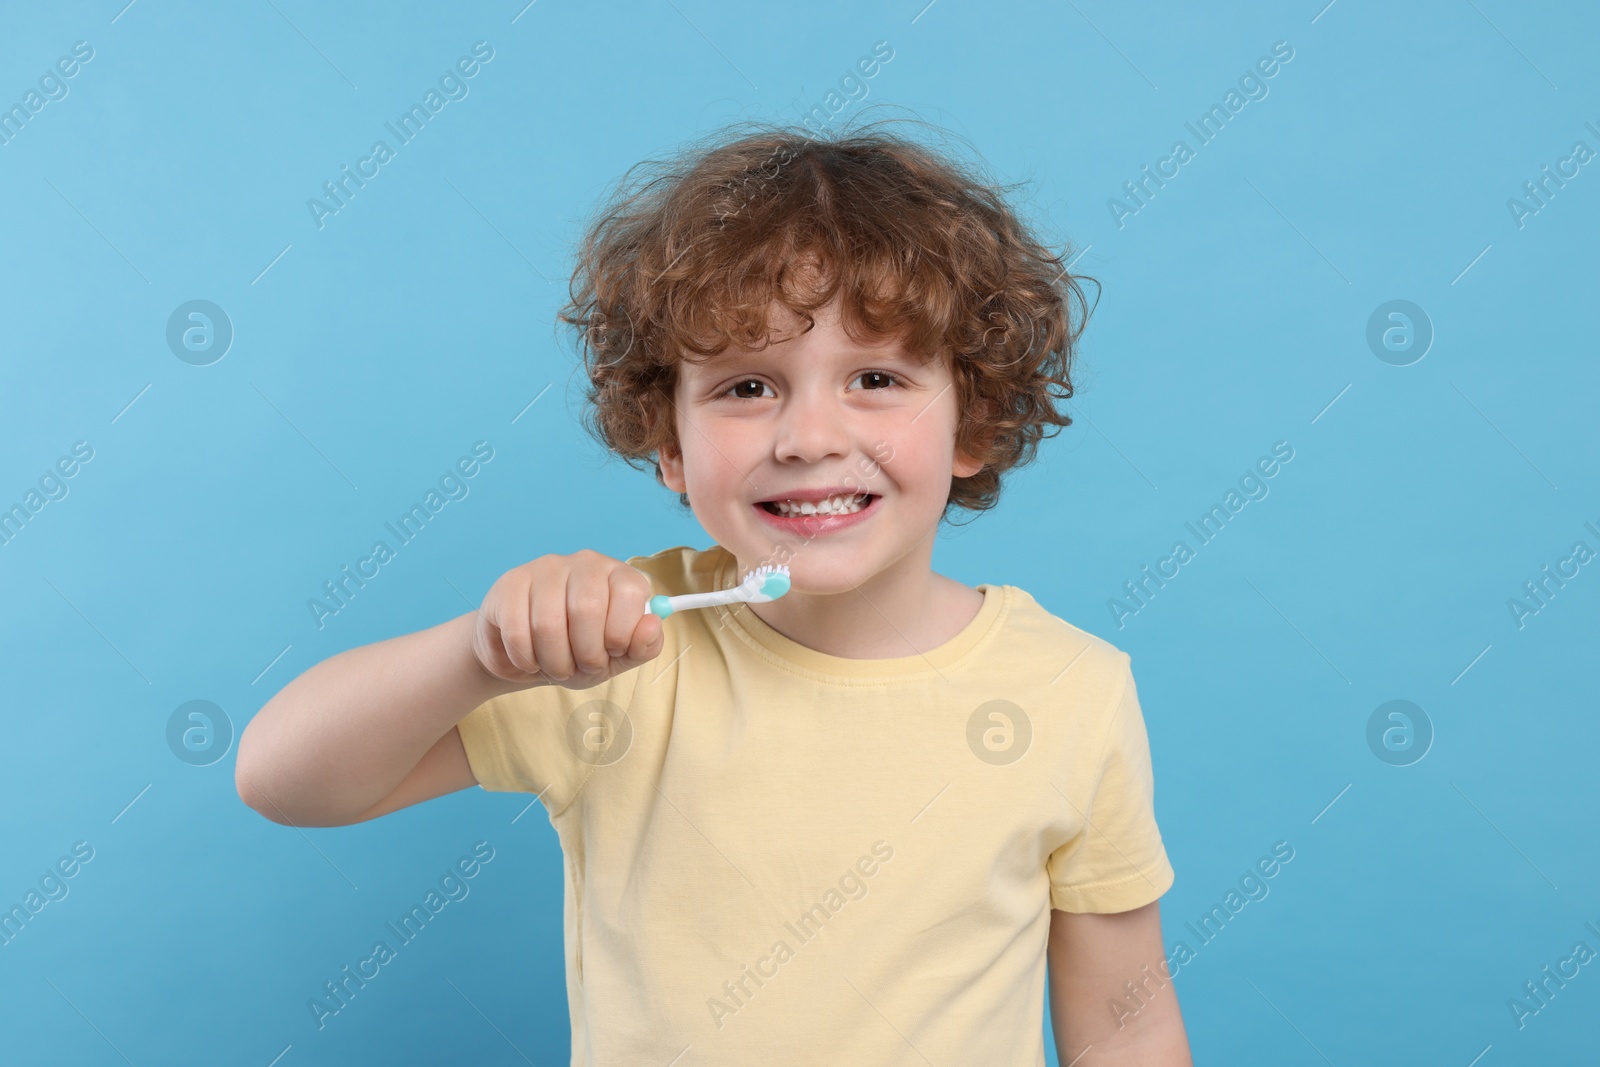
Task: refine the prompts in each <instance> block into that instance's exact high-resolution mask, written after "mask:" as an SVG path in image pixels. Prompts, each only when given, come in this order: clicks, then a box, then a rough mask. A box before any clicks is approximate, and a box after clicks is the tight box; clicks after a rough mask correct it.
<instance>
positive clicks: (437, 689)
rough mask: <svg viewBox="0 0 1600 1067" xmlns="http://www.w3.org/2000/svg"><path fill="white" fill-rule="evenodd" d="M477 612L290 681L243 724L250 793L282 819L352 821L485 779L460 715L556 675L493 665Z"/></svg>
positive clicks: (240, 770)
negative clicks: (508, 676)
mask: <svg viewBox="0 0 1600 1067" xmlns="http://www.w3.org/2000/svg"><path fill="white" fill-rule="evenodd" d="M474 615H475V613H474V612H468V613H466V614H465V615H462V616H460V617H458V618H455V619H451V620H450V621H449V622H445V623H441V624H440V625H438V626H435V627H432V628H430V629H427V630H419V631H418V632H416V633H412V634H404V635H402V636H400V637H394V638H391V639H389V640H387V641H379V642H376V643H374V644H370V645H363V646H362V647H360V648H352V649H348V650H346V651H344V652H341V653H339V654H338V655H336V656H332V657H330V658H329V659H326V660H324V661H323V662H321V663H318V664H317V665H316V666H314V667H312V668H311V669H309V670H307V671H306V672H305V673H304V674H301V675H300V676H299V677H298V678H296V679H295V680H294V681H292V682H290V683H289V684H288V685H286V686H284V687H283V689H282V690H280V691H279V692H278V694H277V695H276V696H274V697H273V698H272V699H271V700H269V701H267V703H266V704H265V705H264V706H263V707H262V709H261V710H260V711H259V712H257V713H256V716H255V718H253V719H251V720H250V723H249V725H247V726H246V727H245V729H244V732H243V733H242V734H240V735H239V753H238V759H237V763H236V765H235V768H234V782H235V786H236V787H237V789H238V791H239V796H240V798H241V799H242V800H243V801H244V802H245V803H246V804H248V805H249V806H250V807H252V808H254V809H255V810H256V811H258V812H260V813H261V814H262V815H264V816H266V817H267V818H268V819H271V820H272V821H273V822H278V823H285V824H289V825H294V826H345V825H348V824H350V823H353V822H361V821H363V820H365V819H370V818H374V817H376V816H378V815H382V814H384V813H385V812H388V811H393V810H394V809H396V808H401V807H405V806H406V805H408V804H415V803H418V802H419V801H422V800H427V799H429V798H431V797H435V796H440V795H442V794H444V793H450V792H454V791H455V790H458V789H465V788H467V787H468V786H472V785H476V784H477V780H476V779H475V778H474V777H473V776H472V769H471V767H470V766H469V765H468V763H467V758H466V751H465V749H464V748H462V745H461V735H460V734H459V733H457V731H456V729H455V724H456V723H458V722H460V721H461V720H462V719H463V718H465V717H466V716H467V714H468V713H469V712H471V711H472V709H473V708H476V707H477V706H478V705H479V704H481V703H483V702H484V701H485V700H488V699H490V698H491V697H495V696H499V695H501V694H503V693H509V692H513V691H515V690H518V689H525V688H528V687H529V686H530V684H548V683H538V682H533V683H530V682H527V681H521V682H508V681H505V680H503V679H500V678H497V677H495V676H493V675H491V674H490V673H489V672H488V671H486V670H484V669H483V667H482V665H481V662H480V660H479V659H478V657H477V655H476V654H475V653H474V651H473V629H474Z"/></svg>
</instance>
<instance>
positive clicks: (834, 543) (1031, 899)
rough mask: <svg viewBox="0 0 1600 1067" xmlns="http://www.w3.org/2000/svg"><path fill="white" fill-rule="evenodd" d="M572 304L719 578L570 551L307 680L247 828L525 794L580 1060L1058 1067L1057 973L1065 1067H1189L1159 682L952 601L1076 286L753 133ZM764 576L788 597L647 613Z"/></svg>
mask: <svg viewBox="0 0 1600 1067" xmlns="http://www.w3.org/2000/svg"><path fill="white" fill-rule="evenodd" d="M624 184H626V183H624ZM571 295H572V299H571V302H570V303H569V304H568V305H567V307H566V308H564V309H563V310H562V312H561V319H562V321H564V322H567V323H569V324H572V325H574V326H578V327H580V328H581V329H582V340H583V345H582V347H583V349H584V353H585V362H586V369H587V370H588V374H589V380H590V386H591V388H590V393H589V398H590V400H591V402H592V413H591V414H592V418H593V420H594V421H593V422H592V423H591V428H592V429H595V430H597V431H598V436H599V437H600V438H601V440H603V441H604V442H605V444H606V445H607V446H608V447H610V448H611V449H612V450H614V451H616V452H617V453H618V454H619V455H621V456H623V457H624V458H625V459H627V460H628V461H629V462H630V463H632V462H634V461H635V460H642V459H650V458H652V457H653V458H654V460H655V463H656V476H657V478H658V479H659V480H660V481H661V482H662V484H664V485H665V486H667V487H668V488H670V489H672V490H674V491H676V492H678V493H679V494H681V496H680V501H681V503H682V504H683V505H684V506H686V507H688V508H690V509H691V510H692V511H693V513H694V516H695V518H696V519H697V520H698V521H699V522H700V524H701V526H702V527H703V528H704V529H705V530H706V531H707V532H708V533H709V534H710V535H711V537H712V539H713V540H714V541H715V544H714V545H712V546H711V547H710V548H707V549H704V550H697V549H694V548H690V547H688V546H682V545H680V546H676V547H673V548H668V549H665V550H663V551H660V552H657V553H655V554H654V555H648V556H636V557H633V558H631V559H629V560H628V561H626V562H622V561H619V560H615V559H611V558H609V557H606V556H603V555H600V554H598V553H595V552H591V551H581V552H578V553H575V554H573V555H570V556H553V555H547V556H543V557H540V558H538V559H536V560H534V561H533V562H531V563H527V564H524V565H522V566H520V567H517V568H515V569H513V570H511V571H509V572H507V573H506V574H504V575H502V576H501V577H500V578H499V579H498V580H497V581H496V582H495V583H494V585H493V587H492V588H491V589H490V590H489V593H488V595H487V596H486V597H485V598H484V601H483V605H482V607H481V608H480V609H479V610H478V611H476V612H472V613H469V614H466V615H462V616H461V617H459V618H456V619H453V620H451V621H449V622H446V623H443V624H441V625H439V626H436V627H433V628H432V629H429V630H423V631H420V632H418V633H415V634H410V635H406V636H402V637H397V638H394V639H391V640H388V641H383V642H379V643H377V644H373V645H369V646H366V647H362V648H356V649H351V650H349V651H346V652H343V653H340V654H339V655H337V656H334V657H332V658H331V659H329V660H327V661H325V662H324V663H321V664H318V665H317V666H315V667H313V668H311V669H310V670H308V671H306V672H305V674H303V675H302V676H300V677H299V678H297V679H295V680H294V681H293V682H291V683H290V684H289V685H288V686H286V687H285V688H284V689H283V691H282V692H280V693H279V694H277V695H276V696H274V697H273V698H272V700H271V701H269V702H268V703H267V705H266V706H265V707H264V708H262V710H261V712H260V713H259V714H258V715H257V716H256V717H255V719H254V720H253V721H252V722H251V723H250V724H249V726H248V727H247V728H246V730H245V731H244V734H243V735H242V736H241V738H240V743H239V758H238V769H237V779H238V787H239V793H240V796H241V797H242V798H244V800H245V801H246V803H248V804H250V806H251V807H253V808H255V809H256V810H258V811H260V812H261V813H262V814H264V815H266V816H267V817H268V818H271V819H273V820H275V821H278V822H283V823H288V824H292V825H300V826H306V825H311V826H332V825H345V824H349V823H353V822H360V821H362V820H366V819H371V818H375V817H377V816H379V815H383V814H386V813H387V812H390V811H394V810H395V809H397V808H401V807H405V806H407V805H410V804H415V803H418V802H419V801H422V800H425V799H428V798H430V797H434V796H438V795H441V794H443V793H447V792H450V791H453V790H457V789H463V788H466V787H468V786H471V785H474V784H479V785H482V786H483V787H484V788H486V789H492V790H506V791H525V792H530V793H534V794H536V795H537V797H538V798H539V800H540V801H541V802H542V803H543V804H544V806H545V808H546V810H547V812H548V814H549V817H550V820H551V822H552V824H553V825H554V826H555V828H556V830H557V832H558V835H559V837H560V840H561V847H562V850H563V852H564V853H565V856H566V876H565V880H566V887H565V909H564V910H565V931H566V932H565V949H566V965H567V993H568V1008H569V1014H570V1020H571V1025H572V1063H573V1064H630V1065H631V1064H655V1065H660V1067H666V1065H667V1064H677V1065H680V1067H688V1065H689V1064H755V1063H759V1064H800V1063H807V1064H810V1063H830V1064H833V1063H838V1064H874V1065H877V1064H901V1063H904V1064H912V1063H918V1064H922V1063H937V1064H941V1065H943V1064H952V1065H954V1064H960V1065H963V1067H966V1065H974V1064H985V1065H988V1064H997V1065H999V1064H1003V1065H1007V1067H1011V1065H1016V1067H1039V1065H1042V1064H1044V1062H1045V1059H1044V1047H1043V1041H1042V1018H1041V1011H1042V1002H1043V1000H1044V996H1045V973H1046V970H1047V968H1048V971H1049V974H1050V978H1051V981H1050V1002H1051V1012H1052V1020H1053V1024H1054V1029H1055V1033H1056V1039H1057V1051H1058V1055H1059V1058H1060V1062H1061V1063H1062V1064H1063V1065H1065V1064H1069V1063H1071V1064H1076V1065H1078V1067H1100V1065H1113V1064H1129V1065H1131V1064H1140V1065H1157V1067H1178V1065H1187V1064H1189V1062H1190V1060H1189V1053H1188V1044H1187V1039H1186V1037H1185V1034H1184V1030H1183V1024H1182V1020H1181V1017H1180V1015H1179V1012H1178V1007H1177V1001H1176V996H1175V993H1174V991H1173V988H1172V986H1171V984H1170V982H1168V981H1165V980H1163V978H1162V977H1159V976H1158V975H1157V974H1156V973H1155V972H1157V971H1161V970H1162V963H1163V953H1162V947H1161V927H1160V914H1159V904H1158V898H1159V897H1160V896H1161V894H1162V893H1164V892H1165V891H1166V890H1167V888H1168V887H1169V886H1170V885H1171V884H1172V880H1173V870H1172V867H1171V865H1170V863H1169V862H1168V860H1167V856H1166V852H1165V849H1164V848H1163V846H1162V842H1161V837H1160V833H1159V831H1158V829H1157V826H1156V822H1155V816H1154V806H1153V796H1154V787H1153V783H1152V777H1151V766H1150V756H1149V748H1148V742H1147V738H1146V734H1145V729H1144V722H1143V718H1142V715H1141V712H1140V708H1139V703H1138V697H1137V693H1136V690H1135V687H1134V682H1133V678H1132V674H1131V672H1130V669H1129V665H1130V659H1129V657H1128V655H1127V654H1125V653H1123V652H1121V651H1119V650H1118V649H1116V648H1115V647H1113V646H1112V645H1110V644H1108V643H1107V642H1105V641H1103V640H1101V639H1099V638H1097V637H1094V636H1092V635H1090V634H1088V633H1085V632H1084V631H1082V630H1079V629H1077V628H1076V627H1074V626H1071V625H1069V624H1067V623H1066V622H1064V621H1062V620H1060V619H1058V618H1056V617H1055V616H1053V615H1051V614H1049V613H1048V612H1046V611H1045V610H1044V609H1043V608H1042V607H1041V606H1040V605H1039V604H1038V603H1036V602H1035V601H1034V600H1033V598H1032V597H1031V596H1030V595H1029V594H1028V593H1026V592H1024V591H1023V590H1022V589H1020V588H1017V587H1015V586H1009V585H1004V586H996V585H987V584H986V585H979V586H978V587H977V588H976V589H973V588H970V587H968V586H966V585H963V584H962V583H960V582H957V581H954V580H952V579H950V578H946V577H944V576H942V575H939V574H936V573H934V572H933V570H932V569H931V562H932V551H933V543H934V537H935V533H936V532H937V528H938V525H939V523H940V521H941V520H943V519H944V518H945V517H946V515H947V513H948V512H949V510H950V509H951V508H952V507H966V508H968V509H971V510H984V509H987V508H989V507H992V506H994V504H995V502H996V501H997V500H998V496H999V485H1000V475H1001V474H1002V473H1003V472H1004V471H1005V470H1008V469H1010V468H1012V467H1015V466H1018V465H1020V464H1022V463H1025V462H1027V461H1029V460H1030V459H1031V458H1032V456H1033V452H1034V449H1035V447H1036V445H1037V442H1038V440H1039V439H1040V438H1041V437H1042V436H1044V433H1043V431H1044V429H1045V427H1046V426H1047V425H1055V426H1065V425H1068V424H1069V423H1070V421H1071V420H1070V419H1068V418H1067V417H1066V416H1065V415H1064V414H1062V413H1059V412H1057V411H1056V410H1055V408H1054V405H1053V403H1052V401H1053V400H1054V399H1055V396H1056V394H1052V393H1051V392H1050V391H1049V387H1050V386H1052V385H1054V386H1057V387H1058V388H1059V389H1061V390H1062V392H1061V393H1060V394H1059V395H1060V396H1061V397H1062V398H1066V397H1070V396H1071V395H1072V386H1071V383H1070V379H1069V377H1068V370H1069V367H1070V361H1071V357H1072V355H1073V352H1074V349H1075V345H1076V341H1077V337H1078V335H1079V333H1080V332H1081V325H1082V324H1081V322H1080V323H1076V324H1075V323H1074V322H1073V321H1072V316H1071V314H1070V311H1071V299H1072V298H1073V297H1078V298H1079V299H1080V300H1081V292H1080V291H1079V289H1078V286H1077V279H1076V278H1073V277H1072V276H1070V275H1068V274H1067V273H1066V271H1065V269H1064V265H1063V262H1062V259H1061V258H1060V257H1058V256H1055V255H1053V254H1052V253H1051V252H1049V251H1048V250H1047V249H1046V248H1044V247H1042V246H1041V245H1040V244H1039V243H1037V242H1036V241H1035V240H1034V239H1033V238H1032V236H1031V235H1030V234H1029V232H1028V231H1027V230H1026V228H1025V227H1024V226H1023V225H1022V224H1021V223H1020V222H1019V221H1018V220H1017V219H1016V218H1015V217H1014V215H1013V214H1012V212H1011V211H1010V209H1009V208H1007V207H1006V205H1005V204H1004V202H1003V201H1002V200H1001V199H1000V198H999V196H998V195H997V194H995V193H994V192H993V191H991V190H990V189H989V188H988V187H986V186H984V185H983V184H982V183H980V182H978V181H977V180H976V179H974V178H973V177H972V176H971V175H969V174H968V173H967V172H966V171H964V170H963V169H961V168H960V167H959V166H958V165H957V164H955V163H953V162H951V161H950V160H949V159H947V158H945V157H943V156H941V155H939V154H937V153H935V152H933V151H930V150H928V149H927V148H924V147H922V146H920V145H917V144H915V143H913V142H910V141H907V140H902V139H898V138H896V137H894V136H891V135H889V134H885V133H881V132H874V131H872V130H870V129H868V130H865V131H862V132H860V133H859V134H857V135H855V136H851V137H844V136H840V137H838V138H836V139H834V140H831V141H815V140H812V139H811V138H810V135H809V134H808V133H805V132H803V131H798V130H788V129H772V128H761V129H759V130H757V131H756V132H754V133H750V134H749V135H747V136H744V137H742V138H739V139H736V140H735V139H724V141H723V142H721V143H715V144H713V145H711V146H710V147H708V148H705V149H704V150H701V151H697V152H696V153H694V154H692V155H690V156H687V157H685V159H684V160H682V161H680V162H679V164H678V165H677V167H676V169H674V170H672V171H671V172H670V173H669V174H668V175H667V177H666V178H665V179H662V180H657V181H654V182H651V183H649V184H647V185H645V186H643V187H642V188H640V189H638V190H636V191H634V192H632V193H631V194H630V195H628V196H625V197H620V198H619V199H618V200H616V201H614V202H613V203H612V204H611V205H610V206H609V208H608V209H607V211H605V212H604V213H602V216H601V217H600V218H599V219H598V220H597V221H596V222H595V223H594V225H593V227H592V228H591V230H590V231H589V233H588V234H587V236H586V238H585V240H584V243H583V245H582V248H581V250H580V254H579V263H578V267H577V270H576V272H575V274H574V287H573V290H572V294H571ZM761 564H772V565H785V566H787V567H788V568H789V571H790V575H791V582H792V587H791V590H790V591H789V592H788V593H787V594H786V595H784V596H783V597H781V598H779V599H777V600H774V601H770V602H767V603H761V604H736V605H732V606H729V607H718V608H704V609H693V610H684V611H682V612H677V613H674V614H673V615H672V616H671V617H670V618H669V619H666V620H663V619H660V618H658V617H657V616H655V615H653V614H651V615H647V614H645V608H646V604H647V601H648V599H649V597H650V596H651V595H652V594H654V593H669V594H677V593H686V592H700V591H706V590H711V589H722V588H727V587H730V586H732V585H734V584H736V583H737V582H738V581H739V579H740V578H742V577H743V576H744V575H745V574H746V573H748V571H749V570H751V569H752V568H754V567H756V566H759V565H761ZM1039 565H1040V566H1049V565H1050V561H1049V560H1048V559H1047V558H1041V559H1040V560H1039ZM1152 969H1154V971H1153V970H1152ZM1169 976H1170V972H1169Z"/></svg>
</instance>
